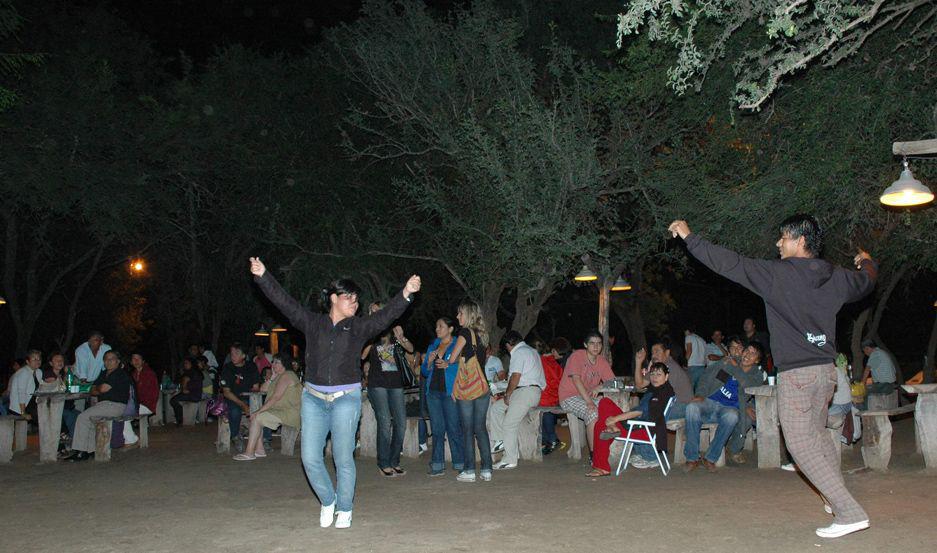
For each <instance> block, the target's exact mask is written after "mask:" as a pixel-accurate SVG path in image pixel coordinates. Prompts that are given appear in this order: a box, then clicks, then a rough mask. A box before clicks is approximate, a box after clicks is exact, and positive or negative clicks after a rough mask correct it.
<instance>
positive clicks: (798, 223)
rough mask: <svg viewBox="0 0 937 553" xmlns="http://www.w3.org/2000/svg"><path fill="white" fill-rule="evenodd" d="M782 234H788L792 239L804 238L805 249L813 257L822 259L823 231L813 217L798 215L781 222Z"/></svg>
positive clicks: (780, 229) (779, 229)
mask: <svg viewBox="0 0 937 553" xmlns="http://www.w3.org/2000/svg"><path fill="white" fill-rule="evenodd" d="M778 231H779V232H780V233H781V234H784V233H787V234H788V235H789V236H790V237H791V238H794V239H797V238H800V237H801V236H803V237H804V247H805V248H806V249H807V252H809V253H810V255H812V256H813V257H820V252H821V251H822V250H823V230H822V229H821V228H820V223H818V222H817V220H816V218H815V217H814V216H813V215H806V214H803V213H798V214H797V215H792V216H790V217H788V218H787V219H784V220H783V221H781V225H780V226H779V228H778Z"/></svg>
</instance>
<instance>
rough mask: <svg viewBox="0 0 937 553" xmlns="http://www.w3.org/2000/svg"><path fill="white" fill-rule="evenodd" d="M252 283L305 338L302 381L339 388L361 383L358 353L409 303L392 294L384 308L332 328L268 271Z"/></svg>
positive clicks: (329, 321) (324, 314) (321, 315)
mask: <svg viewBox="0 0 937 553" xmlns="http://www.w3.org/2000/svg"><path fill="white" fill-rule="evenodd" d="M254 281H255V282H256V283H257V285H258V286H260V289H261V290H262V291H263V293H264V294H266V296H267V298H269V299H270V301H271V302H273V305H275V306H276V307H277V309H279V310H280V311H281V312H282V313H283V314H284V315H286V317H287V318H288V319H289V320H290V322H291V323H292V324H293V326H295V327H296V328H297V329H299V330H301V331H302V332H303V334H305V336H306V372H305V375H304V378H305V379H306V382H309V383H310V384H314V385H319V386H341V385H345V384H356V383H360V382H361V366H360V359H361V350H362V349H364V346H365V344H366V343H367V342H368V340H370V339H372V338H374V337H375V336H376V335H377V334H379V333H380V332H381V331H382V330H384V329H385V328H387V327H388V326H390V324H391V323H392V322H394V320H395V319H397V318H398V317H400V316H401V315H403V312H404V311H406V310H407V307H409V306H410V301H409V300H408V299H406V298H404V297H403V294H395V295H394V297H393V298H392V299H391V300H390V301H389V302H387V305H386V306H385V307H384V308H383V309H381V310H380V311H378V312H377V313H374V314H373V315H368V316H365V317H357V316H355V317H348V318H347V319H343V320H341V321H339V322H338V324H336V325H332V320H331V319H329V316H328V314H327V313H315V312H313V311H310V310H309V309H306V308H305V307H303V306H302V304H300V303H299V302H298V301H296V300H295V299H294V298H293V297H292V296H290V295H289V294H288V293H287V292H286V290H284V289H283V287H282V286H280V283H279V282H277V281H276V279H275V278H273V275H271V274H270V271H266V272H264V276H262V277H260V278H258V277H254Z"/></svg>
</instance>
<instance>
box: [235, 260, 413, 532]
mask: <svg viewBox="0 0 937 553" xmlns="http://www.w3.org/2000/svg"><path fill="white" fill-rule="evenodd" d="M250 262H251V267H250V271H251V274H253V275H254V281H255V282H256V283H257V285H258V286H259V287H260V289H261V290H262V291H263V293H264V294H265V295H266V296H267V298H268V299H269V300H270V301H271V302H272V303H273V304H274V305H275V306H276V307H277V308H278V309H279V310H280V311H281V312H282V313H283V314H284V315H286V317H287V318H288V319H289V320H290V322H291V323H292V324H293V326H294V327H296V328H297V329H299V330H301V331H302V332H303V334H304V335H305V337H306V374H305V375H304V377H305V382H304V383H303V393H302V407H301V408H300V418H301V420H302V426H303V432H302V442H301V443H302V458H303V468H304V469H305V471H306V478H308V479H309V483H310V484H311V485H312V488H313V490H314V491H315V493H316V495H317V496H318V498H319V501H320V502H321V503H322V508H321V510H320V511H319V525H320V526H322V527H323V528H328V527H329V526H331V525H332V523H333V521H334V522H335V527H336V528H349V527H351V518H352V505H353V502H354V496H355V481H356V479H357V474H356V471H355V459H354V451H355V431H356V430H357V428H358V421H359V419H360V418H361V366H360V355H361V350H362V349H364V345H365V343H367V341H368V340H371V339H372V338H374V336H376V335H377V334H378V333H380V332H381V331H382V330H384V329H385V328H387V327H388V326H390V324H391V323H392V322H393V321H394V320H395V319H397V318H399V317H400V316H401V315H403V312H404V311H406V310H407V307H409V306H410V302H411V301H412V297H413V294H415V293H416V292H419V291H420V284H421V283H420V277H419V276H417V275H413V276H411V277H410V278H409V280H407V284H406V285H405V286H404V288H403V290H402V291H401V293H400V294H397V295H395V296H394V297H393V298H392V299H391V300H390V301H389V302H388V303H387V307H385V308H384V309H381V310H380V311H378V312H376V313H372V314H370V315H368V316H365V317H359V316H357V312H358V294H359V293H360V291H361V289H360V288H359V287H358V285H357V284H355V283H354V281H352V280H348V279H338V280H334V281H332V282H331V283H330V284H329V286H328V287H326V288H324V289H323V290H322V292H321V294H320V299H321V303H322V307H323V308H324V309H325V310H326V312H327V313H316V312H313V311H312V310H310V309H308V308H306V307H305V306H303V305H302V304H301V303H299V302H298V301H297V300H296V299H295V298H293V297H292V296H290V295H289V294H288V293H287V292H286V290H284V289H283V287H282V286H280V284H279V283H278V282H277V281H276V279H275V278H273V275H271V274H270V272H269V271H267V268H266V267H265V266H264V264H263V262H261V261H260V258H257V257H252V258H251V259H250ZM329 433H331V434H332V458H333V460H334V461H335V474H336V479H337V486H335V485H333V484H332V478H331V476H329V472H328V470H326V468H325V459H324V455H323V453H324V450H325V439H326V437H327V436H328V435H329ZM336 510H337V511H338V513H337V520H335V519H336Z"/></svg>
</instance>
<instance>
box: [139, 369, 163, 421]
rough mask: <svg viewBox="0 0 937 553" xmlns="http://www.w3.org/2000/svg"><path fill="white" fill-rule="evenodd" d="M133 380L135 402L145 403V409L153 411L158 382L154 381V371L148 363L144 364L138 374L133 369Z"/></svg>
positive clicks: (157, 396) (156, 397)
mask: <svg viewBox="0 0 937 553" xmlns="http://www.w3.org/2000/svg"><path fill="white" fill-rule="evenodd" d="M133 380H134V383H135V384H136V385H137V403H139V404H140V405H146V408H147V409H149V410H150V411H151V412H153V413H155V412H156V402H157V401H158V399H159V383H158V382H157V381H156V373H155V372H153V369H151V368H150V366H149V365H144V366H143V370H142V371H140V373H139V375H138V374H137V372H136V371H134V373H133Z"/></svg>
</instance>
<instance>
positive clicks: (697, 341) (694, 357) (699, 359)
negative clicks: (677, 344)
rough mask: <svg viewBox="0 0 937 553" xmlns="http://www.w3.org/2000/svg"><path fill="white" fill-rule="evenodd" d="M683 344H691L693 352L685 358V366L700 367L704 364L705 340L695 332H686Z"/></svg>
mask: <svg viewBox="0 0 937 553" xmlns="http://www.w3.org/2000/svg"><path fill="white" fill-rule="evenodd" d="M683 344H684V345H685V346H686V345H692V346H693V352H692V354H691V355H690V356H689V357H688V358H687V360H686V366H687V367H702V366H705V365H706V340H703V339H702V338H700V337H699V336H697V335H696V334H692V333H691V334H687V336H686V339H685V340H684V341H683Z"/></svg>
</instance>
